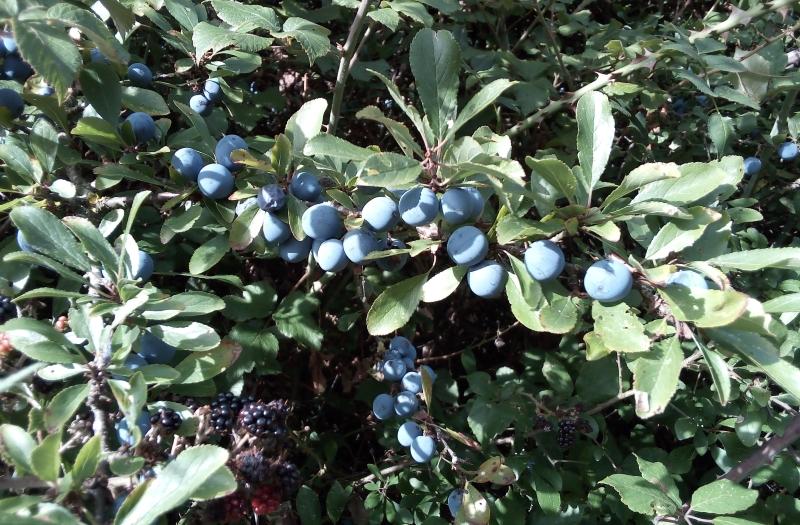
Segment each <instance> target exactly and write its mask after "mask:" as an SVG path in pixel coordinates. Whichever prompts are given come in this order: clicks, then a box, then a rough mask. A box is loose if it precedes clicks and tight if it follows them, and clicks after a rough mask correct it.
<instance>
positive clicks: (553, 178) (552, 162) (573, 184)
mask: <svg viewBox="0 0 800 525" xmlns="http://www.w3.org/2000/svg"><path fill="white" fill-rule="evenodd" d="M525 164H527V165H528V167H530V168H531V170H533V171H532V173H531V177H534V176H539V177H542V178H543V179H544V180H546V181H547V182H548V183H549V184H550V185H552V186H553V187H554V188H556V189H557V190H558V191H559V192H560V193H561V195H562V196H564V197H566V198H567V200H568V201H569V202H570V203H574V202H575V190H576V189H577V186H578V181H577V180H576V179H575V175H574V174H573V173H572V170H571V169H569V166H567V165H566V164H564V163H563V162H561V161H560V160H558V159H534V158H533V157H531V156H527V157H525Z"/></svg>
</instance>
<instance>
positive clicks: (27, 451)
mask: <svg viewBox="0 0 800 525" xmlns="http://www.w3.org/2000/svg"><path fill="white" fill-rule="evenodd" d="M0 442H1V443H2V445H3V453H4V455H5V456H7V457H8V458H9V459H11V462H12V463H13V464H14V466H15V467H16V468H18V469H20V470H22V471H28V472H30V471H31V470H32V467H31V454H32V453H33V449H35V448H36V441H34V439H33V438H32V437H31V435H30V434H28V433H27V432H25V429H23V428H21V427H18V426H16V425H9V424H4V425H0Z"/></svg>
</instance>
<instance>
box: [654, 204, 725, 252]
mask: <svg viewBox="0 0 800 525" xmlns="http://www.w3.org/2000/svg"><path fill="white" fill-rule="evenodd" d="M688 211H689V213H691V214H692V218H691V219H689V220H683V219H673V220H671V221H670V222H668V223H667V224H665V225H664V227H663V228H661V229H660V230H659V231H658V233H657V234H656V236H655V237H653V240H652V241H651V242H650V244H649V245H648V246H647V253H646V254H645V258H646V259H650V260H656V259H665V258H666V257H668V256H669V255H670V254H673V253H678V252H680V251H681V250H683V249H684V248H688V247H689V246H692V245H693V244H694V243H695V241H697V240H698V239H699V238H700V236H701V235H703V233H704V232H705V231H706V228H708V225H709V224H711V223H713V222H716V221H718V220H719V219H720V218H722V215H721V214H720V213H719V212H716V211H714V210H712V209H710V208H705V207H703V206H697V207H694V208H689V210H688Z"/></svg>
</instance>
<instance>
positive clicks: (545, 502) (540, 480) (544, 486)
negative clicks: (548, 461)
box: [531, 467, 561, 514]
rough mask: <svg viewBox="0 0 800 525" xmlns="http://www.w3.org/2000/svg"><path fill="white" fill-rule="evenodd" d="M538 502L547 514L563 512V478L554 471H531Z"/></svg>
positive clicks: (540, 469)
mask: <svg viewBox="0 0 800 525" xmlns="http://www.w3.org/2000/svg"><path fill="white" fill-rule="evenodd" d="M531 481H532V483H533V490H535V491H536V502H537V503H539V507H541V509H542V511H543V512H544V513H545V514H558V512H559V511H560V510H561V494H560V492H559V491H560V489H561V476H560V475H559V474H558V472H556V471H554V470H549V469H546V468H542V467H539V468H538V469H534V470H533V471H531Z"/></svg>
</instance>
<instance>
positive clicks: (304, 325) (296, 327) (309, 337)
mask: <svg viewBox="0 0 800 525" xmlns="http://www.w3.org/2000/svg"><path fill="white" fill-rule="evenodd" d="M318 309H319V301H318V300H317V299H316V298H315V297H313V296H310V295H306V294H304V293H301V292H292V293H290V294H289V295H287V296H286V297H285V298H284V299H283V301H281V304H280V305H279V306H278V309H277V310H276V311H275V313H274V314H273V316H272V319H273V320H274V321H275V326H276V327H277V328H278V331H280V333H281V334H283V335H284V336H285V337H288V338H290V339H294V340H295V341H297V342H298V343H300V344H302V345H305V346H308V347H310V348H313V349H315V350H319V349H320V348H321V347H322V339H323V333H322V330H320V328H319V324H318V323H317V321H316V316H317V314H318Z"/></svg>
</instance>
